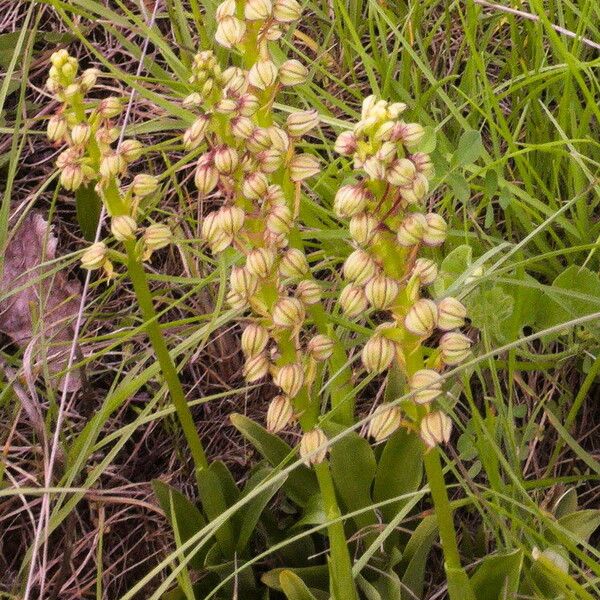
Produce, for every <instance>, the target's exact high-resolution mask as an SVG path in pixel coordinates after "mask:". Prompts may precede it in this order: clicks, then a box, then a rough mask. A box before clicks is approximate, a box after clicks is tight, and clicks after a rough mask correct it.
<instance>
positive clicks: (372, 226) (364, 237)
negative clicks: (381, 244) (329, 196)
mask: <svg viewBox="0 0 600 600" xmlns="http://www.w3.org/2000/svg"><path fill="white" fill-rule="evenodd" d="M378 227H379V221H378V220H377V219H376V218H375V217H372V216H371V215H370V214H368V213H360V214H358V215H354V216H353V217H352V218H351V219H350V223H349V225H348V229H349V231H350V236H351V237H352V239H353V240H354V241H355V242H357V243H358V244H361V245H363V246H368V245H369V244H370V243H371V242H373V241H374V240H375V236H376V235H377V228H378Z"/></svg>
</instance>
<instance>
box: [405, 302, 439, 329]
mask: <svg viewBox="0 0 600 600" xmlns="http://www.w3.org/2000/svg"><path fill="white" fill-rule="evenodd" d="M437 319H438V312H437V306H436V304H435V302H434V301H433V300H429V299H428V298H421V299H420V300H417V301H416V302H415V304H413V306H412V307H411V309H410V310H409V311H408V313H407V315H406V317H404V326H405V327H406V329H407V330H408V331H410V333H412V334H414V335H418V336H419V337H429V336H430V335H431V334H432V333H433V330H434V329H435V326H436V324H437Z"/></svg>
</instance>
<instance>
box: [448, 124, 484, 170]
mask: <svg viewBox="0 0 600 600" xmlns="http://www.w3.org/2000/svg"><path fill="white" fill-rule="evenodd" d="M482 153H483V142H482V141H481V133H479V131H475V130H474V129H468V130H467V131H465V132H464V133H463V134H462V135H461V136H460V140H458V146H457V148H456V152H455V153H454V156H453V157H452V166H454V167H464V166H466V165H470V164H471V163H474V162H475V161H476V160H477V159H478V158H479V157H480V156H481V154H482Z"/></svg>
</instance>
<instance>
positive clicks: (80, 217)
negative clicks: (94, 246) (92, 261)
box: [75, 183, 102, 241]
mask: <svg viewBox="0 0 600 600" xmlns="http://www.w3.org/2000/svg"><path fill="white" fill-rule="evenodd" d="M75 208H76V211H77V222H78V223H79V227H80V229H81V233H82V234H83V237H84V238H85V239H86V240H88V241H92V240H94V238H95V237H96V229H97V228H98V221H99V220H100V212H101V210H102V200H101V199H100V196H98V194H97V193H96V190H95V189H94V183H89V184H88V185H82V186H80V187H79V188H78V189H77V191H76V192H75Z"/></svg>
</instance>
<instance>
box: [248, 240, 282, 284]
mask: <svg viewBox="0 0 600 600" xmlns="http://www.w3.org/2000/svg"><path fill="white" fill-rule="evenodd" d="M274 262H275V253H274V252H273V251H272V250H269V249H268V248H255V249H254V250H252V251H251V252H250V254H248V256H247V258H246V268H247V269H248V271H249V272H250V273H251V274H252V275H254V276H255V277H258V278H259V279H265V278H266V277H268V276H269V275H270V273H271V269H272V268H273V263H274Z"/></svg>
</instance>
